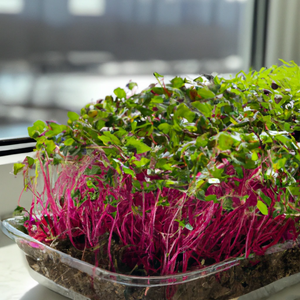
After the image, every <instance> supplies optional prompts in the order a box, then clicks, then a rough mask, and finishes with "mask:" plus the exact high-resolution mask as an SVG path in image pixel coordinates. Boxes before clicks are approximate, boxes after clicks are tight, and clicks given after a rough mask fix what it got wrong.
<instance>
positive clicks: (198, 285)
mask: <svg viewBox="0 0 300 300" xmlns="http://www.w3.org/2000/svg"><path fill="white" fill-rule="evenodd" d="M24 242H25V241H24V240H23V241H22V243H18V244H19V247H21V248H22V250H23V251H24V252H25V254H26V258H27V261H28V263H29V266H30V267H31V268H32V269H33V270H35V271H36V272H38V273H40V274H42V275H43V276H45V277H47V278H49V279H50V280H52V281H54V282H55V283H57V284H59V285H61V286H63V287H66V288H67V289H71V290H73V291H75V292H77V293H79V294H81V295H83V296H85V297H88V298H90V299H91V300H98V299H99V300H100V299H101V300H111V299H116V300H121V299H125V300H138V299H139V300H142V299H143V300H166V299H168V300H170V299H172V300H179V299H180V300H196V299H197V300H227V299H232V298H236V297H239V296H241V295H244V294H247V293H249V292H251V291H254V290H256V289H259V288H261V287H263V286H266V285H268V284H270V283H272V282H274V281H276V280H279V279H281V278H283V277H287V276H290V275H293V274H295V273H298V272H299V270H300V259H299V257H300V249H299V247H294V248H291V249H288V250H283V251H281V252H277V253H272V254H268V255H264V256H257V257H252V258H251V259H245V260H241V261H240V264H239V265H237V266H234V267H232V268H230V269H228V270H226V271H223V272H220V273H217V274H215V275H210V276H208V277H205V278H200V279H197V280H194V281H191V282H187V283H182V284H179V285H176V286H168V287H151V288H150V289H148V288H145V287H128V286H125V285H121V284H117V283H113V282H109V281H105V280H101V278H98V277H96V276H95V277H94V278H92V277H91V276H90V275H88V274H87V273H84V272H81V271H79V270H77V269H74V268H72V267H70V266H68V265H66V264H64V263H62V262H61V261H60V256H59V255H54V254H53V253H48V252H47V251H46V252H45V251H43V250H41V249H38V248H34V247H32V246H31V245H30V244H29V243H24ZM58 248H59V247H58ZM60 248H62V249H61V250H63V251H64V252H69V253H68V254H70V255H72V256H74V257H77V258H81V259H83V260H85V261H90V262H91V260H93V258H92V257H93V255H91V254H88V253H87V254H86V255H85V257H82V252H76V251H75V250H74V248H73V249H72V248H69V250H67V251H66V245H64V246H63V245H61V246H60Z"/></svg>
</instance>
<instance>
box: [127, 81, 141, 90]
mask: <svg viewBox="0 0 300 300" xmlns="http://www.w3.org/2000/svg"><path fill="white" fill-rule="evenodd" d="M135 86H138V85H137V83H136V82H129V83H128V84H127V87H128V88H129V89H130V90H131V91H132V89H133V88H134V87H135Z"/></svg>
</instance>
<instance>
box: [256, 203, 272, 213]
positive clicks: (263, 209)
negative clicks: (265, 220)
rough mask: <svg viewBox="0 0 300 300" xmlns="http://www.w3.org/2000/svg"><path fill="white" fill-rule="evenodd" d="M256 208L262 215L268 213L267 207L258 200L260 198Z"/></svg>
mask: <svg viewBox="0 0 300 300" xmlns="http://www.w3.org/2000/svg"><path fill="white" fill-rule="evenodd" d="M257 208H258V209H259V211H260V212H261V213H262V214H263V215H265V216H267V215H268V213H269V211H268V207H267V205H266V204H264V203H263V202H262V201H260V200H258V201H257Z"/></svg>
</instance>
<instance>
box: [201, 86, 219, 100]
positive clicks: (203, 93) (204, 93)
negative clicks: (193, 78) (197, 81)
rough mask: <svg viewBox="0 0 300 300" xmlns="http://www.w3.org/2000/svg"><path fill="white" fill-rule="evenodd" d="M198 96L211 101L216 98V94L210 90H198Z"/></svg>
mask: <svg viewBox="0 0 300 300" xmlns="http://www.w3.org/2000/svg"><path fill="white" fill-rule="evenodd" d="M197 94H198V95H199V96H200V97H201V98H203V99H211V98H214V97H215V96H216V95H215V93H214V92H212V91H210V90H209V89H208V88H197Z"/></svg>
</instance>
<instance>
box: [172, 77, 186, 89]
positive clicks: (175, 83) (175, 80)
mask: <svg viewBox="0 0 300 300" xmlns="http://www.w3.org/2000/svg"><path fill="white" fill-rule="evenodd" d="M171 83H172V86H173V87H175V88H178V89H180V88H181V87H182V86H183V85H184V80H183V79H182V78H181V77H175V78H173V79H172V80H171Z"/></svg>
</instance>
